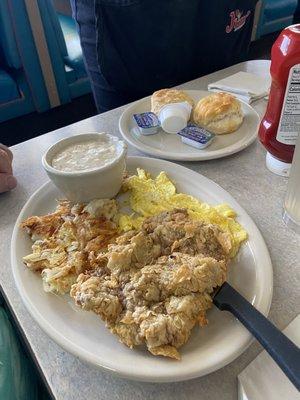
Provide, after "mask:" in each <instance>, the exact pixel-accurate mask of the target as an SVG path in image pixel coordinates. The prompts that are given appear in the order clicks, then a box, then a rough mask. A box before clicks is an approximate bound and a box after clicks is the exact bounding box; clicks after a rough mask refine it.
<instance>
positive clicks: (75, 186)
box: [42, 133, 127, 203]
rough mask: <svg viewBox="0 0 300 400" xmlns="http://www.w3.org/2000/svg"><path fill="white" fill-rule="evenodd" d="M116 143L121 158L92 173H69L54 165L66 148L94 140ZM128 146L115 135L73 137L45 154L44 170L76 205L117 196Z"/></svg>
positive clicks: (52, 147) (85, 171)
mask: <svg viewBox="0 0 300 400" xmlns="http://www.w3.org/2000/svg"><path fill="white" fill-rule="evenodd" d="M108 138H109V139H110V140H113V141H114V142H115V145H116V147H117V155H116V157H115V158H114V159H112V161H111V162H110V163H108V164H106V165H104V166H102V167H98V168H93V169H92V170H84V171H75V172H65V171H59V170H58V169H56V168H53V166H52V159H53V157H54V156H55V155H56V154H57V153H58V152H59V151H60V150H62V149H63V148H65V147H66V146H68V145H70V144H73V143H79V142H83V141H86V140H92V139H102V140H107V139H108ZM126 148H127V146H126V144H125V143H124V142H123V141H122V140H120V139H119V138H117V137H115V136H111V135H108V134H106V133H84V134H81V135H75V136H70V137H68V138H66V139H62V140H60V141H59V142H57V143H55V144H54V145H52V146H51V147H50V148H49V149H48V150H47V151H46V153H45V154H44V155H43V158H42V164H43V167H44V169H45V171H46V173H47V175H48V176H49V178H50V179H51V181H52V182H53V183H54V185H55V186H56V187H57V188H58V189H59V190H60V191H61V192H62V193H63V194H64V195H65V196H66V197H67V199H68V200H71V201H73V202H76V203H85V202H89V201H91V200H93V199H97V198H98V199H99V198H100V199H101V198H102V199H108V198H112V197H114V196H115V195H116V194H117V193H118V191H119V190H120V187H121V184H122V178H123V173H124V170H125V157H126Z"/></svg>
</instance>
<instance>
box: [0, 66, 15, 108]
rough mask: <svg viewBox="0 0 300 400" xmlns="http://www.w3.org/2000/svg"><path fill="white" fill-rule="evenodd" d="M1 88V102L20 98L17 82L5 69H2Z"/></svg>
mask: <svg viewBox="0 0 300 400" xmlns="http://www.w3.org/2000/svg"><path fill="white" fill-rule="evenodd" d="M0 88H1V89H0V104H1V103H8V102H10V101H13V100H16V99H18V98H20V93H19V90H18V86H17V84H16V82H15V81H14V80H13V78H12V77H11V76H10V75H9V74H8V73H7V72H6V71H4V70H3V69H0Z"/></svg>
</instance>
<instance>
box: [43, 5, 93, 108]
mask: <svg viewBox="0 0 300 400" xmlns="http://www.w3.org/2000/svg"><path fill="white" fill-rule="evenodd" d="M38 5H39V10H40V14H41V18H42V21H43V27H44V31H45V37H46V40H47V45H48V51H49V55H50V58H51V62H52V67H53V71H54V74H55V79H56V84H57V90H58V93H59V97H60V102H61V103H62V104H63V103H67V102H70V101H71V100H72V98H75V97H77V96H81V95H83V94H86V93H89V92H90V91H91V85H90V81H89V78H88V76H87V73H86V70H85V67H84V62H83V58H82V50H81V47H80V40H79V36H78V33H77V31H76V26H75V22H74V21H73V19H72V17H71V16H67V15H63V14H58V13H57V12H56V10H55V8H54V5H53V1H52V0H38Z"/></svg>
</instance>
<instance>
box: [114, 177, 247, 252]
mask: <svg viewBox="0 0 300 400" xmlns="http://www.w3.org/2000/svg"><path fill="white" fill-rule="evenodd" d="M123 190H124V191H130V197H129V201H130V206H131V208H132V210H133V211H135V213H136V214H132V215H126V214H121V215H120V217H119V229H120V230H121V231H125V232H126V231H129V230H131V229H140V227H141V225H142V223H143V221H144V219H145V218H147V217H150V216H153V215H156V214H159V213H161V212H162V211H169V210H172V209H174V208H186V209H187V210H188V213H189V216H190V217H191V218H192V219H195V220H202V221H204V222H206V223H211V224H216V225H218V226H219V227H220V228H221V229H222V230H223V231H224V232H227V233H228V234H229V235H230V238H231V241H232V251H231V253H230V257H234V256H235V255H236V253H237V252H238V250H239V248H240V246H241V244H242V242H243V241H244V240H246V239H247V232H246V231H245V229H243V227H242V226H241V225H240V224H239V223H238V222H237V221H236V220H235V217H236V213H235V211H234V210H233V209H232V208H231V207H229V205H227V204H220V205H217V206H210V205H209V204H207V203H202V202H201V201H199V200H198V199H196V198H195V197H193V196H190V195H188V194H184V193H177V192H176V187H175V185H174V184H173V183H172V182H171V180H170V179H169V178H168V176H167V175H166V173H165V172H161V173H160V174H159V175H158V176H157V177H156V178H155V179H152V178H151V176H150V174H149V173H147V172H146V171H144V170H142V169H137V175H133V176H130V177H129V178H127V179H126V180H125V182H124V184H123Z"/></svg>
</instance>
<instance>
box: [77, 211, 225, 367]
mask: <svg viewBox="0 0 300 400" xmlns="http://www.w3.org/2000/svg"><path fill="white" fill-rule="evenodd" d="M230 250H231V241H230V238H229V237H228V235H227V234H225V233H224V232H222V231H221V230H220V229H219V228H218V227H217V226H215V225H212V224H206V223H203V222H199V221H192V220H191V219H190V218H189V216H188V213H187V211H186V210H178V209H175V210H173V211H168V212H163V213H161V214H159V215H158V216H155V217H151V218H148V219H147V220H145V222H144V223H143V226H142V228H141V230H140V231H139V232H133V231H132V232H128V233H126V234H124V235H121V236H120V237H118V238H117V240H116V243H114V244H110V245H108V249H107V251H105V252H102V253H100V254H98V256H97V257H95V259H94V267H95V270H90V271H86V272H85V273H83V274H80V275H79V277H78V279H77V283H75V284H74V285H73V286H72V288H71V292H70V294H71V296H72V297H73V298H74V300H75V303H76V304H77V305H78V306H79V307H81V308H82V309H84V310H92V311H94V312H95V313H96V314H98V315H99V316H100V317H101V318H102V319H103V320H104V321H105V323H106V325H107V327H108V328H109V329H110V331H111V332H112V333H114V334H116V335H117V336H118V337H119V339H120V341H121V342H123V343H124V344H126V345H127V346H129V347H134V346H138V345H142V344H146V346H147V348H148V350H149V351H150V352H151V353H152V354H154V355H164V356H168V357H172V358H177V359H178V358H180V355H179V353H178V350H177V349H178V348H180V347H181V346H182V345H183V344H184V343H186V341H187V340H188V338H189V337H190V334H191V330H192V328H193V327H194V326H195V324H196V323H197V322H198V323H199V324H200V325H204V324H206V317H205V313H206V310H207V309H209V308H210V307H211V304H212V299H211V296H210V294H211V293H212V291H213V290H214V288H215V287H217V286H220V285H222V283H223V282H224V281H225V279H226V269H227V263H228V258H229V253H230Z"/></svg>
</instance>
